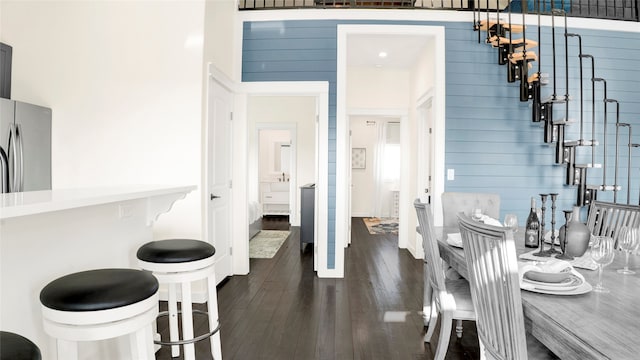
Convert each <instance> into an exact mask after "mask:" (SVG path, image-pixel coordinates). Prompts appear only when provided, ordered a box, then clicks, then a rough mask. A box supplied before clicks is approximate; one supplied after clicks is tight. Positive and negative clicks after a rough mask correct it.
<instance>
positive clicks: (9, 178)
mask: <svg viewBox="0 0 640 360" xmlns="http://www.w3.org/2000/svg"><path fill="white" fill-rule="evenodd" d="M0 178H1V180H0V190H1V192H3V193H6V192H19V191H36V190H48V189H51V109H49V108H46V107H42V106H38V105H33V104H27V103H24V102H20V101H15V100H9V99H3V98H0Z"/></svg>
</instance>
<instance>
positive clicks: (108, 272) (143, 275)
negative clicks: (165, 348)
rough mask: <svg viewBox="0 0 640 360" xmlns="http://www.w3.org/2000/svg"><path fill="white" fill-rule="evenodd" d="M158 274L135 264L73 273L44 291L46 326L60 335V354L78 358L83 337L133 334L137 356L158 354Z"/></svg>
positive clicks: (68, 358)
mask: <svg viewBox="0 0 640 360" xmlns="http://www.w3.org/2000/svg"><path fill="white" fill-rule="evenodd" d="M158 288H159V285H158V280H157V279H156V278H155V277H154V276H153V275H152V274H150V273H148V272H146V271H141V270H134V269H97V270H88V271H82V272H77V273H72V274H69V275H66V276H63V277H60V278H58V279H56V280H53V281H52V282H50V283H49V284H47V285H46V286H45V287H44V288H43V289H42V291H41V292H40V303H41V305H42V316H43V324H44V331H45V332H46V333H47V334H49V335H50V336H51V337H53V338H55V339H56V345H57V358H58V359H60V360H62V359H64V360H73V359H77V358H78V346H77V345H78V344H77V343H78V342H81V341H96V340H104V339H111V338H116V337H119V336H124V335H129V339H130V345H131V357H132V358H133V359H155V353H154V349H153V324H154V321H155V319H156V317H157V316H158Z"/></svg>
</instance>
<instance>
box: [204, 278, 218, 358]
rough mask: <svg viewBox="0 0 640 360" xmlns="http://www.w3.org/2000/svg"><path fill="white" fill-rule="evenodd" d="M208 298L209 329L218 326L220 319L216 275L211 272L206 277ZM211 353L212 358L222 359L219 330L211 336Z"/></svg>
mask: <svg viewBox="0 0 640 360" xmlns="http://www.w3.org/2000/svg"><path fill="white" fill-rule="evenodd" d="M207 286H208V289H207V291H208V293H209V294H208V300H207V311H208V312H209V331H212V330H213V329H215V328H216V327H217V326H218V322H219V321H220V320H219V319H220V318H219V315H218V294H217V290H216V276H215V274H211V276H209V278H208V279H207ZM210 340H211V355H212V356H213V358H214V360H222V344H221V342H220V330H218V332H217V333H215V334H213V336H212V337H211V339H210Z"/></svg>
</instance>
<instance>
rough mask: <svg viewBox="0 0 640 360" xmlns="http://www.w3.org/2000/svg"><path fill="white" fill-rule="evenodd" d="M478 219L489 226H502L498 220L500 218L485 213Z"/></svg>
mask: <svg viewBox="0 0 640 360" xmlns="http://www.w3.org/2000/svg"><path fill="white" fill-rule="evenodd" d="M480 221H482V222H483V223H485V224H487V225H491V226H502V223H501V222H500V220H497V219H494V218H492V217H491V216H487V215H482V218H481V219H480Z"/></svg>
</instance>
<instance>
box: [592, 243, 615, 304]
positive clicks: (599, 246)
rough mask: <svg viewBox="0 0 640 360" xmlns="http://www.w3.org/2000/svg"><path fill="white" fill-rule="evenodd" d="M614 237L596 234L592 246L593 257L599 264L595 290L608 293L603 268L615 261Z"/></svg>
mask: <svg viewBox="0 0 640 360" xmlns="http://www.w3.org/2000/svg"><path fill="white" fill-rule="evenodd" d="M613 248H614V246H613V238H612V237H610V236H594V237H593V245H592V246H591V259H593V261H595V263H596V264H598V283H597V284H596V286H594V287H593V291H595V292H601V293H608V292H609V289H607V288H605V287H604V286H603V285H602V268H603V267H605V266H607V265H609V264H611V263H612V262H613V256H614V255H615V254H614V249H613Z"/></svg>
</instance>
